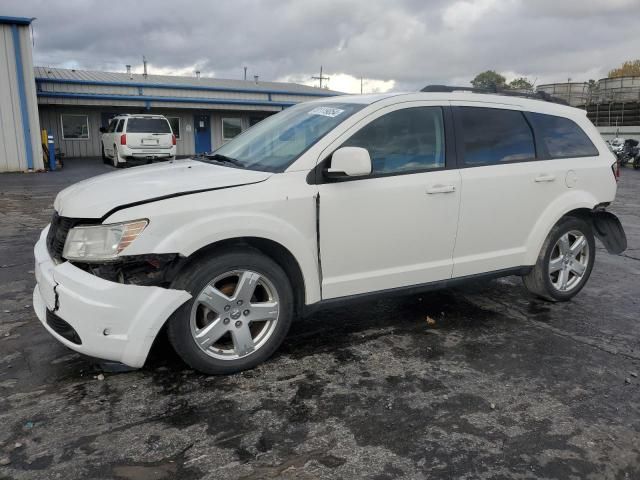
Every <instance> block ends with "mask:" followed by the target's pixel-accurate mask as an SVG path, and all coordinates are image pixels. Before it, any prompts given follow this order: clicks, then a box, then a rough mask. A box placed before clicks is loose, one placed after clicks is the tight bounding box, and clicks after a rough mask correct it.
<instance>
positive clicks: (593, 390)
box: [0, 160, 640, 480]
mask: <svg viewBox="0 0 640 480" xmlns="http://www.w3.org/2000/svg"><path fill="white" fill-rule="evenodd" d="M67 163H68V165H67V167H66V168H65V169H64V170H63V171H61V172H56V173H41V174H3V175H0V479H39V480H44V479H65V480H66V479H130V480H156V479H157V480H161V479H174V478H179V479H201V478H202V479H220V478H225V479H269V478H285V479H329V478H342V479H357V478H371V479H378V480H382V479H396V478H398V479H400V478H407V479H409V478H411V479H414V478H415V479H420V478H456V479H458V478H469V479H471V478H494V479H498V478H504V479H507V478H509V479H512V478H516V479H533V478H558V479H570V478H576V479H587V478H594V479H596V478H597V479H600V478H615V479H637V478H640V323H639V320H640V307H639V305H640V171H633V170H631V169H625V170H624V171H623V172H622V178H621V180H620V184H619V190H618V198H617V201H616V203H615V204H614V205H612V207H611V211H613V212H614V213H616V214H618V215H619V217H620V219H621V220H622V223H623V225H624V227H625V229H626V232H627V237H628V241H629V249H628V250H627V251H626V252H625V253H624V255H622V256H612V255H609V254H607V253H606V251H605V250H604V249H603V248H602V246H601V245H599V246H598V250H597V257H596V263H595V267H594V270H593V273H592V276H591V279H590V281H589V283H588V284H587V286H586V287H585V289H584V290H583V291H582V292H581V293H580V294H579V295H578V296H577V297H576V298H575V299H574V300H573V301H571V302H568V303H562V304H550V303H546V302H543V301H540V300H536V299H534V298H532V297H531V296H529V295H528V294H527V292H526V291H525V290H524V287H523V286H522V284H521V281H520V279H519V278H517V277H507V278H504V279H499V280H496V281H491V282H482V283H475V284H470V285H467V286H465V287H463V288H455V289H449V290H442V291H439V292H432V293H428V294H423V295H411V296H406V297H394V298H380V299H379V300H377V301H373V302H368V303H362V304H358V305H349V306H348V307H346V308H344V307H343V308H339V307H338V308H335V309H332V310H324V311H321V312H318V313H317V314H315V315H314V316H312V317H310V318H307V319H305V320H300V321H298V322H296V323H295V324H294V325H293V327H292V330H291V332H290V334H289V336H288V339H287V340H286V341H285V343H284V345H283V346H282V347H281V348H280V350H279V351H278V352H277V353H276V355H275V356H274V357H273V358H272V359H271V360H270V361H268V362H266V363H265V364H263V365H261V366H260V367H258V368H256V369H254V370H252V371H249V372H244V373H241V374H237V375H231V376H224V377H207V376H204V375H201V374H198V373H196V372H194V371H192V370H190V369H189V368H188V367H187V366H185V365H184V364H183V363H182V362H181V361H180V360H179V359H178V358H177V357H176V355H175V354H174V353H173V352H172V351H171V348H170V347H169V346H168V343H167V342H166V340H165V339H163V338H161V339H159V341H158V342H157V343H156V345H155V346H154V348H153V351H152V354H151V357H150V358H149V360H148V362H147V365H146V366H145V367H144V368H143V369H141V370H137V371H133V372H128V373H111V372H108V371H107V372H105V371H103V367H102V366H101V365H100V364H99V363H96V362H95V361H93V360H91V359H88V358H86V357H82V356H80V355H78V354H75V353H74V352H72V351H71V350H68V349H66V348H65V347H64V346H62V345H61V344H59V343H58V342H57V341H56V340H54V339H53V338H52V337H51V336H50V335H49V334H48V333H47V332H46V331H45V330H44V328H43V327H41V325H40V324H39V322H38V320H37V318H36V316H35V314H34V313H33V310H32V308H31V293H32V290H33V286H34V284H35V280H34V277H33V254H32V247H33V244H34V243H35V241H36V239H37V237H38V235H39V232H40V230H41V229H42V228H43V227H44V226H45V225H46V224H47V223H48V221H49V218H50V217H51V214H52V202H53V198H54V196H55V194H56V193H57V192H58V191H59V190H60V189H61V188H63V187H64V186H66V185H68V184H70V183H73V182H75V181H77V180H79V179H81V178H86V177H88V176H92V175H96V174H98V173H102V172H106V171H109V170H110V167H108V166H105V165H102V164H101V163H100V162H99V161H88V160H83V161H76V162H71V161H68V162H67Z"/></svg>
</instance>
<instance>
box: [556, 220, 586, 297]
mask: <svg viewBox="0 0 640 480" xmlns="http://www.w3.org/2000/svg"><path fill="white" fill-rule="evenodd" d="M589 254H590V252H589V242H588V241H587V237H586V236H585V235H584V234H583V233H582V232H580V231H578V230H571V231H569V232H566V233H565V234H563V235H562V236H561V237H560V238H559V239H558V241H557V242H556V244H555V245H554V247H553V249H552V250H551V256H550V257H549V279H550V280H551V285H552V286H553V288H555V289H556V290H557V291H559V292H562V293H566V292H570V291H572V290H573V289H575V288H576V287H577V286H578V285H579V284H580V281H581V280H582V279H583V278H584V275H585V272H586V271H587V266H588V265H589Z"/></svg>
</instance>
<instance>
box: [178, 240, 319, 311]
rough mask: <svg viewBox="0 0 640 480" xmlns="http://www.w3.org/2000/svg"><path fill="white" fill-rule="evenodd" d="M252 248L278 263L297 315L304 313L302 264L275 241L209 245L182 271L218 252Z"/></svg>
mask: <svg viewBox="0 0 640 480" xmlns="http://www.w3.org/2000/svg"><path fill="white" fill-rule="evenodd" d="M238 247H239V248H243V247H244V248H252V249H255V250H258V251H260V253H262V254H263V255H265V256H267V257H269V258H270V259H271V260H273V261H274V262H276V263H277V264H278V265H279V266H280V267H281V268H282V269H283V270H284V272H285V273H286V275H287V277H288V278H289V281H290V282H291V287H292V289H293V295H294V301H295V312H296V315H298V314H302V313H303V312H304V306H305V300H306V299H307V298H308V293H307V288H308V282H306V281H305V277H304V274H303V271H302V268H301V267H300V264H299V262H298V260H297V259H296V257H295V256H294V255H293V253H292V252H291V251H290V250H289V249H288V248H286V247H285V246H284V245H282V244H281V243H279V242H276V241H275V240H272V239H269V238H264V237H233V238H226V239H224V240H218V241H215V242H212V243H210V244H208V245H204V246H202V247H200V248H199V249H197V250H196V251H194V252H193V253H191V254H190V255H189V256H188V257H187V258H186V262H185V263H184V265H183V266H182V269H184V268H189V266H191V265H193V264H194V263H195V262H197V260H198V259H199V258H202V257H208V256H211V255H213V254H216V253H218V252H221V251H224V250H228V249H232V248H238Z"/></svg>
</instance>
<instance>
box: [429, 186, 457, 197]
mask: <svg viewBox="0 0 640 480" xmlns="http://www.w3.org/2000/svg"><path fill="white" fill-rule="evenodd" d="M455 191H456V186H455V185H442V184H437V185H431V186H430V187H429V188H427V194H428V195H433V194H434V193H453V192H455Z"/></svg>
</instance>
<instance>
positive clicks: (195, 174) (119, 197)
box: [53, 159, 272, 218]
mask: <svg viewBox="0 0 640 480" xmlns="http://www.w3.org/2000/svg"><path fill="white" fill-rule="evenodd" d="M271 175H272V173H268V172H257V171H254V170H243V169H239V168H231V167H224V166H220V165H213V164H210V163H204V162H199V161H197V160H192V159H188V160H174V161H171V162H166V163H158V164H152V165H145V166H140V167H134V168H129V169H126V170H120V171H116V172H112V173H107V174H105V175H98V176H97V177H93V178H89V179H87V180H83V181H81V182H78V183H76V184H74V185H71V186H70V187H68V188H65V189H64V190H62V191H61V192H60V193H59V194H58V196H57V197H56V200H55V202H54V205H53V206H54V208H55V209H56V211H57V212H58V214H59V215H60V216H63V217H71V218H102V217H104V216H105V215H106V214H107V213H109V212H110V211H112V210H113V209H115V208H117V207H122V206H126V205H130V204H139V203H141V202H150V201H154V200H161V199H163V198H167V197H171V196H174V195H186V194H189V193H197V192H201V191H206V190H215V189H218V188H228V187H236V186H240V185H248V184H250V183H257V182H262V181H264V180H266V179H267V178H269V177H270V176H271Z"/></svg>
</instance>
